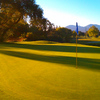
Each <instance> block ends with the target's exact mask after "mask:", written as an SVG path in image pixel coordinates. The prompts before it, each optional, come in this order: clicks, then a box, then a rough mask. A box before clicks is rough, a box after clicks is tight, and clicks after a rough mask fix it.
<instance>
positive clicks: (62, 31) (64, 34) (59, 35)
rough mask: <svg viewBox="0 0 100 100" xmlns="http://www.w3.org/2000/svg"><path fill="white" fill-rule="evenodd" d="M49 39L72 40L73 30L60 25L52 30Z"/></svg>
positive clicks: (58, 40)
mask: <svg viewBox="0 0 100 100" xmlns="http://www.w3.org/2000/svg"><path fill="white" fill-rule="evenodd" d="M50 34H51V35H50V36H49V40H52V41H57V42H70V40H71V36H72V31H71V30H70V29H67V28H63V27H59V28H56V30H53V31H51V32H50Z"/></svg>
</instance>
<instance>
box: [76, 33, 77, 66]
mask: <svg viewBox="0 0 100 100" xmlns="http://www.w3.org/2000/svg"><path fill="white" fill-rule="evenodd" d="M76 68H77V34H76Z"/></svg>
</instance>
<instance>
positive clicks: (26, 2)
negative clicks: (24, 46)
mask: <svg viewBox="0 0 100 100" xmlns="http://www.w3.org/2000/svg"><path fill="white" fill-rule="evenodd" d="M42 13H43V11H42V9H41V8H40V7H39V5H37V4H36V3H35V1H34V0H1V1H0V41H4V40H5V36H6V37H9V35H10V34H9V35H8V36H7V31H9V30H10V29H14V28H15V26H16V24H18V23H19V22H20V21H21V20H25V18H27V16H29V17H30V19H38V18H42Z"/></svg>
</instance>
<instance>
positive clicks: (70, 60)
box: [0, 50, 100, 71]
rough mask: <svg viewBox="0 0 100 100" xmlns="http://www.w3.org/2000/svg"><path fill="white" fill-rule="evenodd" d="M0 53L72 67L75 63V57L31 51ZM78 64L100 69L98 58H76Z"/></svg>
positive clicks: (95, 69) (82, 66)
mask: <svg viewBox="0 0 100 100" xmlns="http://www.w3.org/2000/svg"><path fill="white" fill-rule="evenodd" d="M0 53H2V54H5V55H9V56H14V57H19V58H25V59H31V60H37V61H44V62H51V63H57V64H64V65H74V66H73V67H75V64H76V58H75V57H63V56H44V55H37V54H31V53H23V52H15V51H3V50H0ZM78 66H79V68H82V69H89V70H92V71H100V60H99V59H87V58H78Z"/></svg>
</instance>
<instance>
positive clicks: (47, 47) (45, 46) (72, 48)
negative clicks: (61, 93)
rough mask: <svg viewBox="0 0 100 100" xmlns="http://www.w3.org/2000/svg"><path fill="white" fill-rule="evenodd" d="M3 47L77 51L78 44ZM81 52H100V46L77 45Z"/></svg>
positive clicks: (12, 45)
mask: <svg viewBox="0 0 100 100" xmlns="http://www.w3.org/2000/svg"><path fill="white" fill-rule="evenodd" d="M2 47H14V48H25V49H32V50H44V51H59V52H76V46H58V45H34V44H33V45H31V44H17V43H3V44H2V45H1V48H2ZM77 50H78V52H79V53H100V48H91V47H77Z"/></svg>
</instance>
